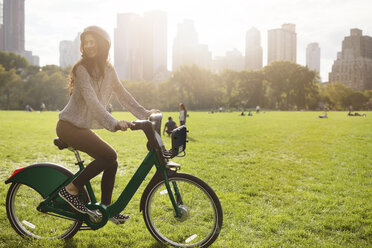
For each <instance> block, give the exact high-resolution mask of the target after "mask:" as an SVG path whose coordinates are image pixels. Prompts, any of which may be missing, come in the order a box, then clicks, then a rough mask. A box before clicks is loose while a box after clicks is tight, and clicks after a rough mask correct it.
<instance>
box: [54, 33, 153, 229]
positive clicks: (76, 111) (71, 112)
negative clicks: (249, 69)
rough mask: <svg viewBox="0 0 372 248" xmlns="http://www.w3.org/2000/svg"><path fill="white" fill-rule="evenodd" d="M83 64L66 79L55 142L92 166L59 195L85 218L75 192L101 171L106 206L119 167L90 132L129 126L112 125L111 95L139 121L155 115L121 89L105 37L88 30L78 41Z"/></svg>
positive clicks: (122, 218)
mask: <svg viewBox="0 0 372 248" xmlns="http://www.w3.org/2000/svg"><path fill="white" fill-rule="evenodd" d="M80 39H81V45H80V51H81V53H82V58H81V59H80V60H79V61H78V62H77V63H76V64H75V65H74V66H73V68H72V71H71V73H70V82H69V89H70V99H69V102H68V103H67V105H66V106H65V108H64V109H63V110H62V111H61V112H60V114H59V121H58V123H57V128H56V131H57V135H58V137H59V138H60V139H61V140H62V141H64V142H65V143H66V144H68V145H69V146H71V147H74V148H75V149H77V150H80V151H83V152H85V153H87V154H88V155H89V156H91V157H92V158H93V159H94V160H93V161H92V162H91V163H90V164H89V165H88V166H87V167H86V168H85V169H84V170H83V171H82V173H81V174H80V175H79V176H78V177H76V179H74V181H72V182H71V183H70V184H69V185H67V186H66V187H65V188H62V189H61V191H60V192H59V195H60V196H61V198H63V199H64V200H65V201H67V202H68V203H69V204H70V205H71V206H72V207H73V208H74V209H75V210H77V211H79V212H81V213H87V212H88V211H89V210H88V209H87V208H86V206H85V205H84V204H83V203H82V202H81V200H80V199H79V197H78V192H79V190H80V189H82V188H83V187H84V185H85V184H86V183H87V182H88V181H89V180H90V179H92V178H93V177H95V176H97V175H98V174H99V173H101V172H102V171H103V176H102V181H101V202H102V204H104V205H106V206H108V205H110V203H111V196H112V191H113V188H114V182H115V175H116V170H117V167H118V163H117V161H116V159H117V154H116V152H115V150H114V149H113V148H112V147H111V146H110V145H109V144H107V143H106V142H105V141H104V140H102V139H101V138H100V137H99V136H98V135H97V134H96V133H95V132H93V131H92V130H91V129H98V128H105V129H107V130H109V131H111V132H115V131H116V130H122V131H126V130H127V128H129V127H131V125H132V124H131V123H130V122H128V121H125V120H116V119H115V118H114V117H113V116H112V115H111V114H110V113H109V112H108V111H106V106H107V104H108V103H109V100H110V97H111V95H112V93H114V94H115V95H116V97H117V98H118V100H119V102H120V104H121V105H122V106H123V107H124V108H126V109H127V110H128V111H130V112H131V113H132V114H133V115H134V116H136V117H137V118H139V119H147V118H148V117H149V115H150V114H151V113H155V112H159V111H158V110H146V109H145V108H144V107H142V106H141V105H140V104H139V103H138V102H137V101H136V100H135V99H134V98H133V97H132V95H131V94H130V93H129V92H128V91H127V90H126V89H125V88H124V87H123V85H122V84H121V82H120V80H119V78H118V76H117V74H116V71H115V69H114V67H113V66H112V65H111V63H110V62H109V61H108V53H109V49H110V46H111V41H110V37H109V35H108V33H107V32H106V31H105V30H103V29H102V28H100V27H97V26H89V27H87V28H86V29H84V32H83V33H82V34H81V36H80ZM128 218H129V217H128V216H127V215H123V214H118V215H117V216H114V217H113V218H111V219H110V220H111V221H112V222H114V223H115V224H122V223H124V222H125V220H127V219H128Z"/></svg>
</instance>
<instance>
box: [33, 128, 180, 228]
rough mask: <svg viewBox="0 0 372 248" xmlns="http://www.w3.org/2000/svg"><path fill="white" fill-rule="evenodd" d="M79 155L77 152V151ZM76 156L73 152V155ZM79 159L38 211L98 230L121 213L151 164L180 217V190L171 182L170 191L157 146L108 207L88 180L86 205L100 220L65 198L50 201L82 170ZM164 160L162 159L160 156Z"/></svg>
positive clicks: (164, 166) (164, 165)
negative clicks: (75, 209) (73, 207)
mask: <svg viewBox="0 0 372 248" xmlns="http://www.w3.org/2000/svg"><path fill="white" fill-rule="evenodd" d="M145 134H146V136H148V133H146V131H145ZM148 139H149V141H151V137H148ZM77 154H78V153H77ZM75 155H76V154H75ZM76 157H77V159H78V163H77V165H79V171H78V172H77V173H76V174H74V176H72V177H71V178H69V179H68V180H66V181H65V182H64V183H63V184H62V185H60V186H59V187H58V188H57V189H56V190H54V191H53V192H52V193H51V194H50V195H49V196H48V197H47V198H46V199H45V200H44V201H43V202H41V203H40V205H39V206H38V207H37V209H38V210H39V211H41V212H44V211H48V212H53V213H56V214H58V215H61V216H64V217H66V218H69V219H76V220H81V221H84V222H85V223H86V224H87V225H88V226H89V227H90V228H91V229H94V230H95V229H99V228H101V227H103V226H104V225H105V224H106V223H107V221H108V219H109V218H111V217H113V216H115V215H117V214H119V213H120V212H122V211H123V210H124V209H125V208H126V206H127V205H128V203H129V202H130V200H131V199H132V197H133V195H134V194H135V193H136V191H137V190H138V188H139V187H140V185H141V184H142V182H143V181H144V179H145V178H146V176H147V175H148V173H149V172H150V171H151V169H152V168H153V166H154V165H155V166H156V169H157V172H158V173H160V174H161V175H162V177H163V178H164V180H165V185H166V188H167V191H168V194H169V197H170V200H171V203H172V206H173V208H174V210H175V217H178V218H181V211H180V209H179V207H178V205H177V203H176V199H175V196H176V198H177V200H178V201H181V202H182V199H181V195H180V192H179V190H178V188H177V185H175V183H173V188H174V191H175V196H174V195H173V193H172V190H171V187H170V184H169V180H168V175H167V168H166V163H164V161H163V163H160V162H159V160H160V159H159V149H156V147H155V149H151V150H150V151H149V152H148V154H147V155H146V157H145V158H144V160H143V161H142V163H141V164H140V166H139V167H138V169H137V171H136V172H135V173H134V175H133V176H132V178H131V179H130V181H129V182H128V184H127V185H126V187H125V188H124V190H123V192H122V193H121V194H120V196H119V198H118V199H117V200H116V201H115V202H114V203H112V204H111V205H110V206H105V205H103V204H101V203H97V200H96V197H95V195H94V191H93V189H92V186H91V184H90V182H88V183H87V184H86V185H85V186H86V189H87V192H88V195H89V199H90V203H88V205H87V207H88V208H89V209H91V210H99V211H100V212H101V214H102V217H101V219H99V220H98V221H96V220H94V219H93V220H92V219H91V218H89V216H88V215H87V214H81V213H77V212H72V211H71V210H70V209H69V207H68V205H66V204H65V203H64V201H61V202H58V201H53V199H56V197H58V192H59V190H60V189H61V188H62V187H64V186H66V185H68V184H69V183H70V182H72V181H73V180H74V179H75V178H76V177H77V176H78V175H79V174H80V173H81V172H82V170H83V169H84V165H83V162H84V161H81V160H80V157H79V156H78V155H76ZM163 159H164V158H163ZM155 175H156V174H155Z"/></svg>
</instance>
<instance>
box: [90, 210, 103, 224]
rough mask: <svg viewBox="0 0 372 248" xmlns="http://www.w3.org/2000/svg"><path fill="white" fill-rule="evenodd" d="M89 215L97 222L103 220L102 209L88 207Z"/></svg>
mask: <svg viewBox="0 0 372 248" xmlns="http://www.w3.org/2000/svg"><path fill="white" fill-rule="evenodd" d="M87 214H88V216H89V219H90V220H91V221H92V222H95V223H99V222H101V221H102V217H103V216H102V214H101V212H100V211H98V210H89V209H88V212H87Z"/></svg>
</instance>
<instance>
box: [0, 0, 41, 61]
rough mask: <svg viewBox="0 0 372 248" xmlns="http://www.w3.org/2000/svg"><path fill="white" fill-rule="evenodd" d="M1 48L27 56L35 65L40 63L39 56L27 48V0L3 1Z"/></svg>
mask: <svg viewBox="0 0 372 248" xmlns="http://www.w3.org/2000/svg"><path fill="white" fill-rule="evenodd" d="M0 27H1V30H0V49H1V50H3V51H6V52H14V53H16V54H19V55H22V56H24V57H26V59H27V60H28V61H29V62H30V63H31V64H33V65H38V64H39V57H38V56H33V55H32V52H31V51H26V50H25V0H3V1H2V24H1V26H0Z"/></svg>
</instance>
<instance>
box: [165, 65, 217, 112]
mask: <svg viewBox="0 0 372 248" xmlns="http://www.w3.org/2000/svg"><path fill="white" fill-rule="evenodd" d="M215 81H216V75H215V74H213V73H212V72H211V71H209V70H206V69H204V68H201V67H198V66H196V65H192V66H181V67H180V68H179V69H178V70H177V71H175V72H174V73H173V75H172V76H171V78H170V82H171V84H172V85H173V87H174V88H175V89H176V90H177V98H178V100H179V101H180V102H183V103H185V105H186V106H187V107H188V108H190V109H208V108H212V107H214V96H215V92H216V87H215V84H214V82H215Z"/></svg>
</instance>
